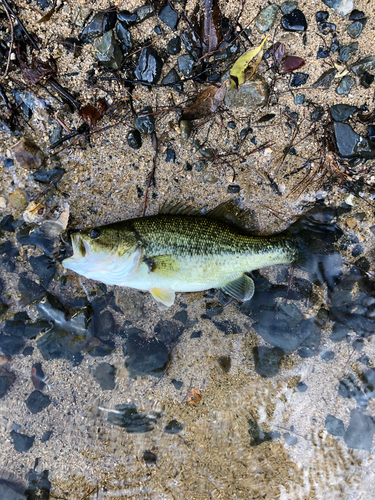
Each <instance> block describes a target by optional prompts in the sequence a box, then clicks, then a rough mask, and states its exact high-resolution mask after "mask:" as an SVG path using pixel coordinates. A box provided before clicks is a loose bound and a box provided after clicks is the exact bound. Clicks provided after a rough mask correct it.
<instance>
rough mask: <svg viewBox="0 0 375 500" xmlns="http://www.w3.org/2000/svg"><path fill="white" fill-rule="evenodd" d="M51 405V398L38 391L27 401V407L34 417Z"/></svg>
mask: <svg viewBox="0 0 375 500" xmlns="http://www.w3.org/2000/svg"><path fill="white" fill-rule="evenodd" d="M50 404H51V400H50V398H49V396H47V394H43V393H42V392H40V391H37V390H35V391H33V392H32V393H31V394H30V396H29V397H28V398H27V399H26V406H27V408H28V409H29V410H30V411H31V413H33V414H34V415H35V414H36V413H40V412H41V411H43V410H44V409H45V408H47V407H48V406H49V405H50Z"/></svg>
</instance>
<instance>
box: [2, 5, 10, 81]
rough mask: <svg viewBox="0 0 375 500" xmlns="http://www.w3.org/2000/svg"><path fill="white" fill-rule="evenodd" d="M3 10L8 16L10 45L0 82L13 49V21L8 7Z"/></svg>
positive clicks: (6, 70)
mask: <svg viewBox="0 0 375 500" xmlns="http://www.w3.org/2000/svg"><path fill="white" fill-rule="evenodd" d="M5 12H6V15H7V17H8V21H9V24H10V46H9V53H8V60H7V65H6V68H5V73H4V75H3V77H2V79H1V80H0V83H1V82H3V81H4V80H5V78H6V76H7V74H8V69H9V64H10V58H11V55H12V50H13V21H12V18H11V17H10V15H9V12H8V9H7V8H6V7H5Z"/></svg>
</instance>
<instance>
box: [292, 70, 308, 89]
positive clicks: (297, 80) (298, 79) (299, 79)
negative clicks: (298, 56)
mask: <svg viewBox="0 0 375 500" xmlns="http://www.w3.org/2000/svg"><path fill="white" fill-rule="evenodd" d="M308 77H309V75H307V74H306V73H294V75H293V78H292V81H291V82H290V86H291V87H295V88H296V87H301V85H305V83H306V82H307V79H308Z"/></svg>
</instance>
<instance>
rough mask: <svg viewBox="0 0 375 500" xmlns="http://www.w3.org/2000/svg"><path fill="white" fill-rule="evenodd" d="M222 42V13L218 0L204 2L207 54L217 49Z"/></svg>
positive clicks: (204, 45)
mask: <svg viewBox="0 0 375 500" xmlns="http://www.w3.org/2000/svg"><path fill="white" fill-rule="evenodd" d="M221 40H222V34H221V12H220V8H219V3H218V0H204V40H203V47H204V49H205V52H210V51H211V50H213V49H214V48H216V47H217V46H218V45H219V43H220V42H221Z"/></svg>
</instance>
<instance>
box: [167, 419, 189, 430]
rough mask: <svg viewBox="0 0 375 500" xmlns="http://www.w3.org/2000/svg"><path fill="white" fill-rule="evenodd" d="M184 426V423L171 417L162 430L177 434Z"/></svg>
mask: <svg viewBox="0 0 375 500" xmlns="http://www.w3.org/2000/svg"><path fill="white" fill-rule="evenodd" d="M184 427H185V424H180V422H178V421H177V420H174V419H173V420H171V421H170V422H168V424H167V425H166V426H165V427H164V432H166V433H168V434H178V433H179V432H181V431H182V430H183V428H184Z"/></svg>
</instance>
